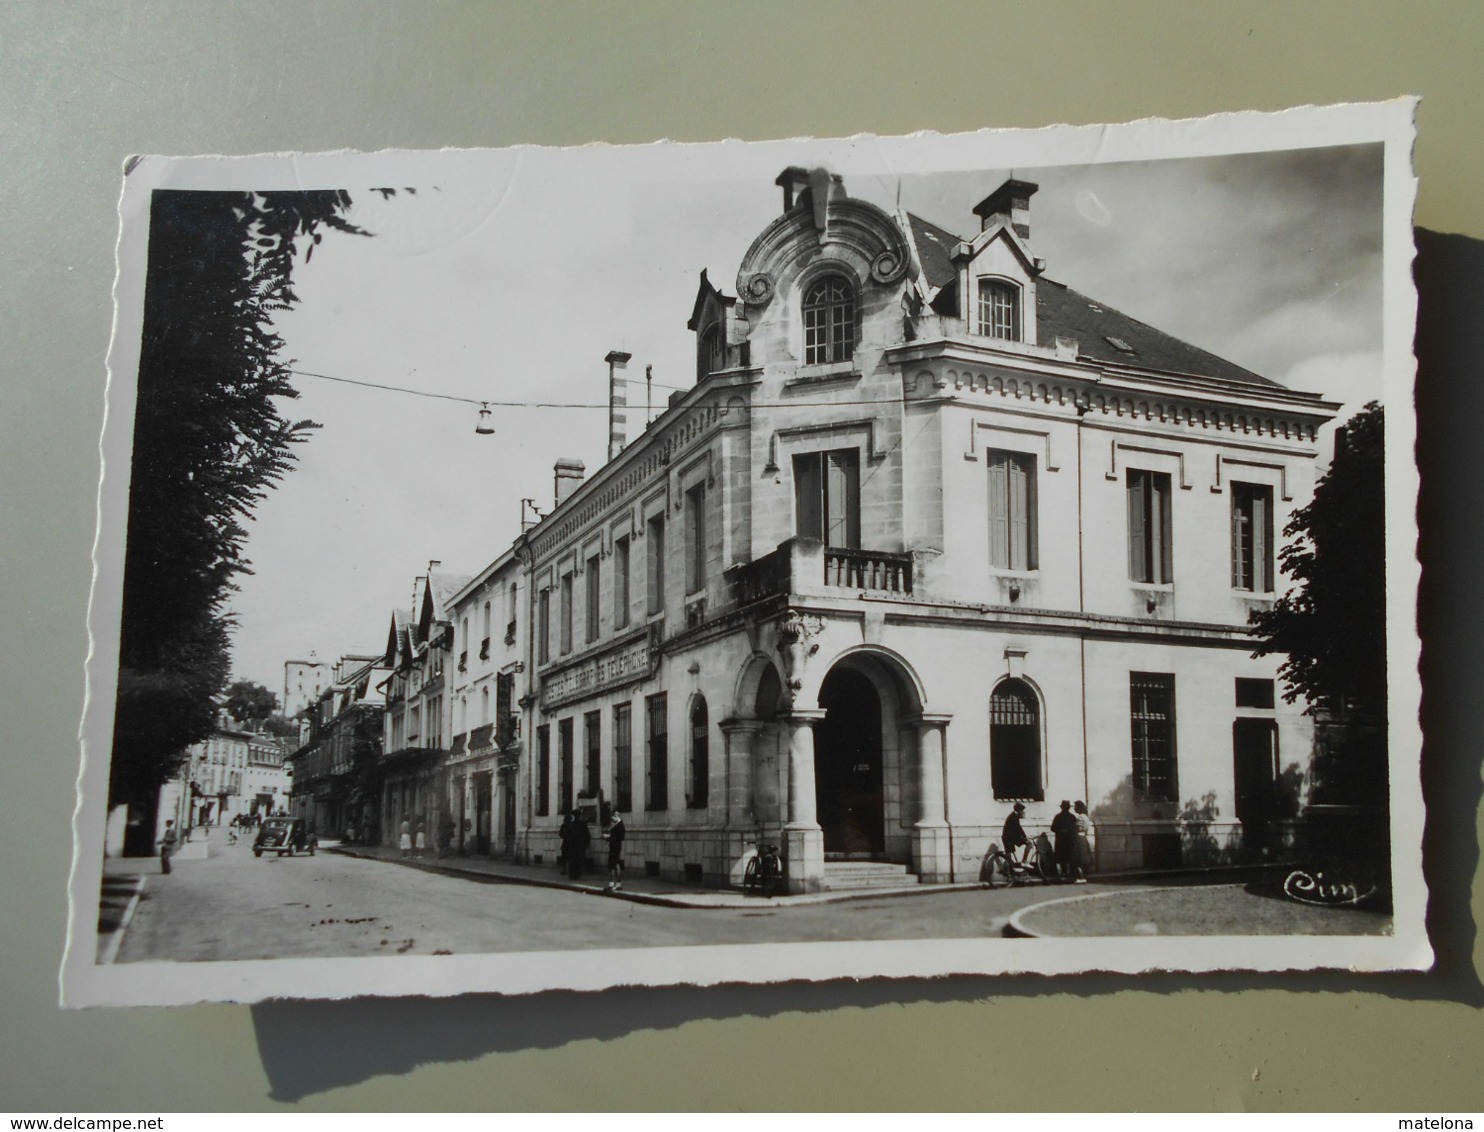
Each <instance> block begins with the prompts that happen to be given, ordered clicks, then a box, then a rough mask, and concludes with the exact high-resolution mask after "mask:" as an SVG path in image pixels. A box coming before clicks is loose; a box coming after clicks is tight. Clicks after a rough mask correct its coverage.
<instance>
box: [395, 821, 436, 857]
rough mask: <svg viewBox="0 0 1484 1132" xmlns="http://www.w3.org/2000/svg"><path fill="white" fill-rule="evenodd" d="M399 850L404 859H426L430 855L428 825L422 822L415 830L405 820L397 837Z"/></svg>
mask: <svg viewBox="0 0 1484 1132" xmlns="http://www.w3.org/2000/svg"><path fill="white" fill-rule="evenodd" d="M397 848H398V849H399V850H401V853H402V856H403V857H426V856H427V855H428V823H427V822H424V821H420V822H418V823H417V828H416V829H415V830H414V829H413V827H412V823H411V822H409V821H407V820H406V819H403V821H402V828H401V831H400V832H399V834H398V836H397Z"/></svg>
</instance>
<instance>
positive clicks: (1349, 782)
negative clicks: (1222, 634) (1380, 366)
mask: <svg viewBox="0 0 1484 1132" xmlns="http://www.w3.org/2000/svg"><path fill="white" fill-rule="evenodd" d="M1384 438H1385V416H1384V410H1383V409H1382V407H1381V406H1380V405H1378V404H1376V403H1375V402H1372V403H1371V404H1369V405H1367V406H1366V407H1365V408H1364V409H1362V410H1361V411H1360V412H1359V413H1357V414H1355V416H1353V417H1351V418H1350V420H1349V421H1347V422H1346V423H1345V425H1344V426H1343V428H1341V429H1340V430H1339V431H1338V432H1337V433H1336V434H1335V454H1334V460H1333V462H1332V463H1331V464H1330V467H1329V470H1328V471H1327V472H1325V474H1324V475H1323V476H1321V477H1320V479H1319V482H1318V484H1317V485H1316V486H1315V489H1314V498H1313V500H1312V501H1310V503H1309V504H1308V506H1306V507H1302V508H1300V509H1299V510H1297V511H1295V512H1294V514H1293V518H1292V519H1291V520H1290V521H1289V523H1288V526H1287V527H1285V528H1284V531H1283V533H1284V535H1285V536H1286V537H1287V538H1288V539H1289V540H1291V541H1289V542H1288V543H1287V545H1285V546H1284V548H1283V551H1282V553H1281V555H1280V556H1279V560H1280V562H1281V563H1282V566H1283V571H1284V572H1285V573H1286V574H1288V576H1289V577H1291V578H1292V579H1293V580H1294V582H1295V583H1296V586H1295V588H1294V589H1292V590H1291V591H1289V592H1288V593H1287V594H1285V595H1284V596H1283V597H1281V598H1279V599H1278V600H1277V601H1276V602H1274V604H1273V607H1272V609H1270V610H1266V611H1261V612H1258V613H1256V614H1254V615H1253V618H1252V620H1253V625H1254V629H1255V632H1256V633H1257V634H1258V635H1259V636H1260V637H1261V638H1262V644H1261V645H1260V646H1259V647H1258V649H1257V651H1256V652H1255V653H1254V654H1253V655H1255V656H1267V655H1270V654H1281V655H1282V656H1283V657H1284V660H1283V663H1282V664H1281V665H1280V666H1279V670H1278V671H1279V673H1280V675H1281V676H1282V677H1283V681H1284V684H1285V685H1286V686H1285V689H1284V692H1283V698H1284V699H1285V700H1287V701H1288V702H1289V703H1293V702H1295V701H1296V700H1298V699H1299V698H1300V697H1303V698H1304V699H1306V700H1307V701H1308V703H1309V708H1308V710H1309V712H1310V713H1311V714H1313V715H1315V716H1316V718H1317V719H1318V720H1319V723H1320V726H1319V732H1320V735H1319V739H1320V742H1319V743H1318V745H1317V746H1318V750H1317V752H1316V762H1315V767H1314V774H1315V793H1316V796H1320V795H1325V796H1327V797H1328V799H1330V800H1335V801H1347V802H1382V801H1384V799H1385V792H1386V751H1385V733H1386V491H1385V468H1384V453H1385V444H1384Z"/></svg>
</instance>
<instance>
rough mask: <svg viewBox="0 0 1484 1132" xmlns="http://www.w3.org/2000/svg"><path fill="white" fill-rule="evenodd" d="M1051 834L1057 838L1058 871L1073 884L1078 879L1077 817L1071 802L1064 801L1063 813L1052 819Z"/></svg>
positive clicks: (1062, 805) (1066, 880)
mask: <svg viewBox="0 0 1484 1132" xmlns="http://www.w3.org/2000/svg"><path fill="white" fill-rule="evenodd" d="M1051 836H1052V837H1054V838H1055V839H1056V847H1055V853H1056V871H1057V872H1058V873H1060V874H1061V879H1062V880H1064V881H1065V882H1066V883H1068V884H1071V883H1072V881H1074V880H1076V879H1077V876H1076V874H1077V819H1076V818H1074V817H1073V816H1072V803H1071V802H1067V801H1063V802H1062V804H1061V813H1059V814H1057V815H1056V817H1054V818H1052V819H1051Z"/></svg>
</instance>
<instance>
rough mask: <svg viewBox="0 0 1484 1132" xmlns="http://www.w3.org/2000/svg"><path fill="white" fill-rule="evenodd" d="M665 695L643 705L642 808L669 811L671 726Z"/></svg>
mask: <svg viewBox="0 0 1484 1132" xmlns="http://www.w3.org/2000/svg"><path fill="white" fill-rule="evenodd" d="M667 710H668V708H667V706H666V700H665V693H664V692H661V693H659V695H656V696H650V697H649V698H648V699H647V700H645V701H644V715H645V725H644V727H645V738H646V740H647V742H646V747H647V748H648V749H647V751H646V754H647V755H648V765H647V766H646V767H645V768H644V808H645V809H646V810H667V809H669V808H670V725H669V722H668V720H667V716H666V712H667Z"/></svg>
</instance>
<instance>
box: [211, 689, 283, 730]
mask: <svg viewBox="0 0 1484 1132" xmlns="http://www.w3.org/2000/svg"><path fill="white" fill-rule="evenodd" d="M223 706H224V707H225V708H226V709H227V714H228V715H230V716H231V717H232V718H233V719H235V720H236V721H237V722H238V723H258V722H265V721H267V720H268V719H269V718H271V717H272V716H273V714H274V713H275V712H276V711H277V710H278V697H277V696H276V695H274V694H273V693H272V692H271V691H269V690H268V689H267V688H265V687H263V685H261V684H257V683H254V682H253V681H251V680H236V681H233V683H232V684H230V685H229V686H228V687H227V694H226V698H225V700H224V701H223Z"/></svg>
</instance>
